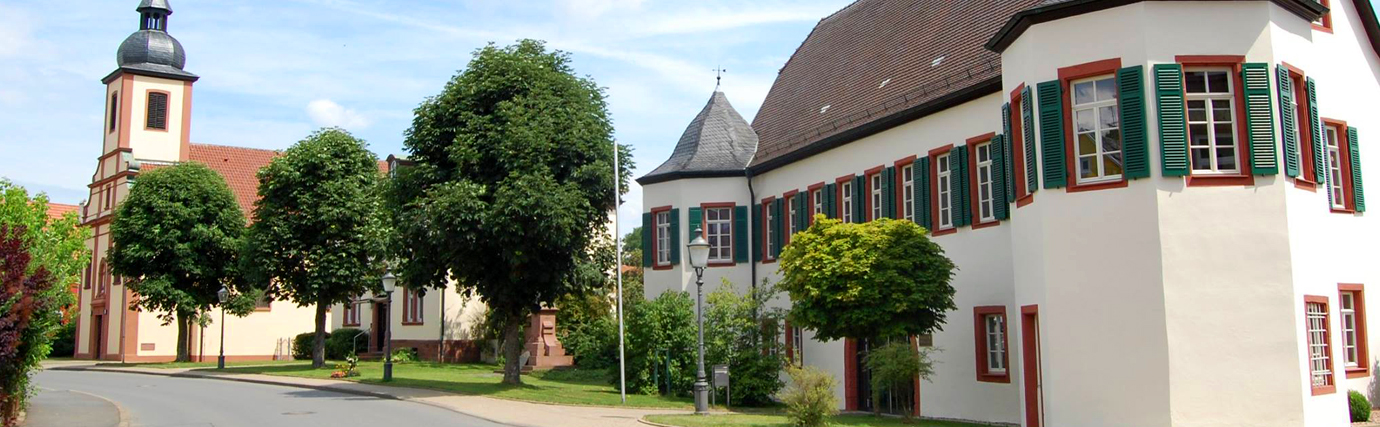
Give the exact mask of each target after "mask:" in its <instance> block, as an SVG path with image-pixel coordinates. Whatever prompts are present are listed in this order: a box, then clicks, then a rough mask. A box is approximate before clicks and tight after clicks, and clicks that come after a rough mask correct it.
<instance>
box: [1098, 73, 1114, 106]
mask: <svg viewBox="0 0 1380 427" xmlns="http://www.w3.org/2000/svg"><path fill="white" fill-rule="evenodd" d="M1111 99H1116V80H1115V79H1111V78H1107V79H1102V80H1098V81H1097V100H1098V101H1106V100H1111Z"/></svg>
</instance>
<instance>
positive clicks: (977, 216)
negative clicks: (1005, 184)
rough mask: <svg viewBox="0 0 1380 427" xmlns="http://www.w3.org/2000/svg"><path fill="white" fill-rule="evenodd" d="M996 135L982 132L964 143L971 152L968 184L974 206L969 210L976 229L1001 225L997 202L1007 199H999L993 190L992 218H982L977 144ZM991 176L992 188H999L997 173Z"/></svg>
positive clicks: (990, 139) (969, 196) (988, 140)
mask: <svg viewBox="0 0 1380 427" xmlns="http://www.w3.org/2000/svg"><path fill="white" fill-rule="evenodd" d="M996 137H997V133H996V132H987V133H984V134H982V135H978V136H975V137H972V138H968V139H967V140H966V141H964V145H966V146H967V147H968V153H970V154H969V155H968V182H969V185H968V198H969V200H972V201H973V203H972V205H973V206H972V209H970V211H971V212H969V214H970V215H972V216H973V226H972V227H973V229H974V230H976V229H979V228H987V227H993V226H997V225H1001V221H999V220H997V214H996V209H997V203H1006V201H1005V200H1001V201H998V200H997V195H996V192H995V191H993V192H992V220H990V221H986V222H984V221H983V220H982V201H981V200H979V199H978V195H979V193H980V191H981V190H980V189H979V188H978V170H977V169H978V160H977V158H978V156H977V146H979V145H982V144H987V143H990V142H992V138H996ZM992 167H993V168H996V165H995V164H994V165H992ZM995 171H996V170H995V169H993V172H995ZM991 178H992V188H993V189H996V188H997V185H1000V183H998V182H997V180H996V175H992V177H991Z"/></svg>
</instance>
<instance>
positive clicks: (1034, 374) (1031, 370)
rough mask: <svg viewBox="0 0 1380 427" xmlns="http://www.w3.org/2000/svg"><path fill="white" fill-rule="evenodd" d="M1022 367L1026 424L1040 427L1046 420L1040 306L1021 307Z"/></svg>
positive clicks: (1031, 426) (1030, 426)
mask: <svg viewBox="0 0 1380 427" xmlns="http://www.w3.org/2000/svg"><path fill="white" fill-rule="evenodd" d="M1021 354H1022V355H1024V356H1025V357H1023V358H1022V361H1023V362H1024V365H1023V366H1022V367H1021V369H1022V371H1023V374H1024V381H1023V382H1024V383H1025V426H1026V427H1040V426H1042V425H1044V421H1045V402H1044V387H1043V384H1042V381H1043V378H1042V375H1040V314H1039V306H1035V305H1027V306H1024V307H1021Z"/></svg>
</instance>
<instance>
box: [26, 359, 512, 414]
mask: <svg viewBox="0 0 1380 427" xmlns="http://www.w3.org/2000/svg"><path fill="white" fill-rule="evenodd" d="M35 380H36V383H37V384H38V386H39V387H40V388H41V389H42V390H43V392H44V393H47V394H49V395H50V396H49V397H50V398H49V399H46V400H47V402H48V404H46V405H40V406H35V407H33V408H31V411H30V412H31V413H30V418H31V420H49V422H58V423H59V424H52V425H63V424H66V425H72V426H81V425H92V426H104V425H113V423H111V424H108V423H106V422H105V421H108V420H91V419H90V417H89V416H87V417H86V418H80V417H71V418H69V421H68V422H66V423H63V422H62V421H61V420H62V419H63V417H64V416H65V415H70V416H76V415H78V414H81V413H82V407H83V406H85V407H87V408H90V407H93V406H99V405H96V404H93V403H91V402H88V400H89V399H84V400H77V399H72V404H71V405H66V406H64V405H63V404H62V401H63V399H60V397H63V396H64V395H63V393H70V392H71V391H75V392H79V393H75V394H73V395H81V394H82V393H86V394H90V395H95V396H100V397H102V398H105V399H109V400H110V401H113V402H115V403H116V404H118V405H119V407H120V409H122V410H123V411H124V413H125V417H126V419H128V421H129V425H130V426H132V427H184V426H186V427H209V426H217V427H229V426H249V427H306V426H323V427H325V426H330V427H339V426H464V427H500V426H502V425H501V424H495V423H492V422H489V421H485V420H482V419H479V418H475V417H472V416H469V415H465V414H460V413H456V412H453V411H450V410H446V409H441V408H437V407H434V406H429V405H424V404H420V403H412V402H406V401H400V400H392V399H380V398H375V397H365V396H357V395H352V394H343V393H335V392H328V391H321V390H310V389H301V388H293V387H282V386H273V385H263V384H252V383H242V382H235V381H224V380H213V379H198V378H173V377H164V376H155V375H139V374H122V373H108V372H72V371H51V370H49V371H43V372H40V373H39V374H38V375H37V376H36V378H35ZM53 397H58V398H53ZM68 411H70V412H71V413H66V412H68Z"/></svg>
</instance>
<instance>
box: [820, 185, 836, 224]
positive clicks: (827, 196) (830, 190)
mask: <svg viewBox="0 0 1380 427" xmlns="http://www.w3.org/2000/svg"><path fill="white" fill-rule="evenodd" d="M838 191H839V190H838V184H824V216H825V217H827V218H832V219H837V218H838V217H839V209H838V201H839V192H838Z"/></svg>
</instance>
